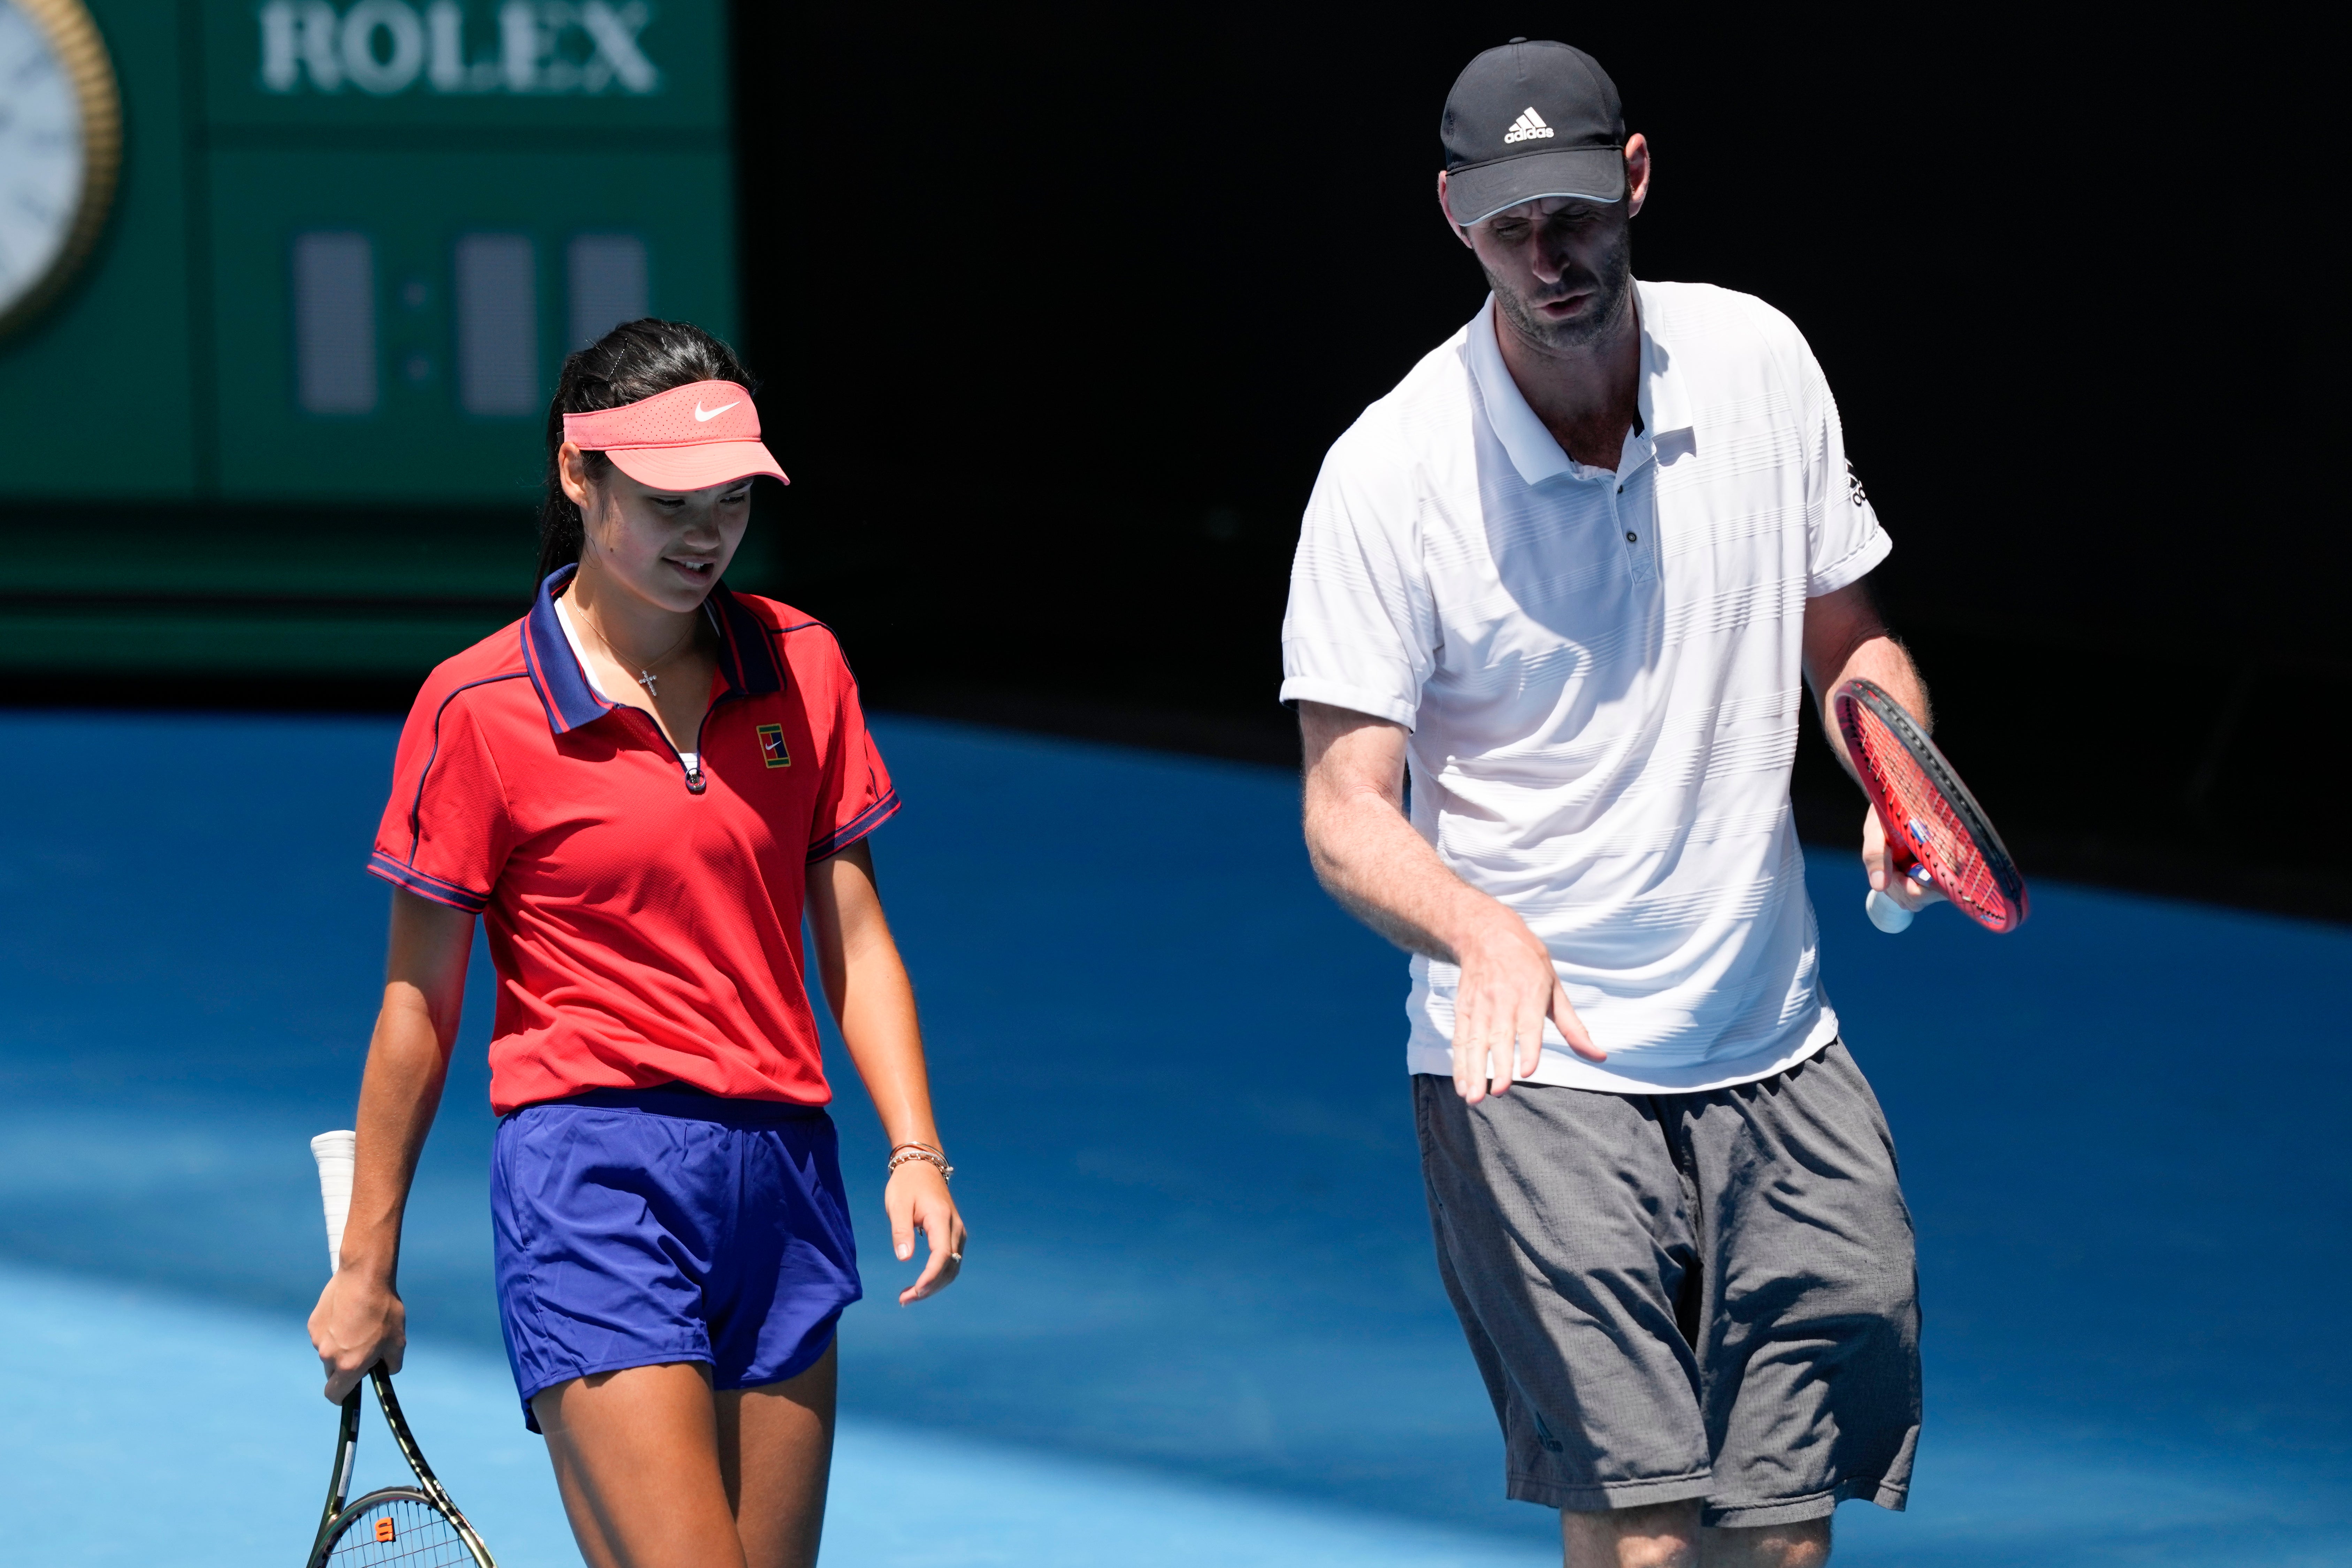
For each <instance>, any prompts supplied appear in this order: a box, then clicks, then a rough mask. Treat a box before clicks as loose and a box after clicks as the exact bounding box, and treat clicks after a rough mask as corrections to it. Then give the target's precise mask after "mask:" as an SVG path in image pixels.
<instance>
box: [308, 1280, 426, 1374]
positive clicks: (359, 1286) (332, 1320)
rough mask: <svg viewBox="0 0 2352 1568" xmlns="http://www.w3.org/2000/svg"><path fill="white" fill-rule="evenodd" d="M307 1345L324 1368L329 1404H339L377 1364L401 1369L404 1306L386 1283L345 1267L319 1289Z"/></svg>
mask: <svg viewBox="0 0 2352 1568" xmlns="http://www.w3.org/2000/svg"><path fill="white" fill-rule="evenodd" d="M310 1344H311V1348H313V1349H315V1350H316V1351H317V1352H318V1353H319V1364H320V1365H321V1366H323V1367H325V1368H326V1370H327V1402H328V1403H329V1404H331V1405H341V1403H342V1402H343V1400H344V1398H345V1396H348V1395H349V1394H350V1393H351V1391H352V1389H354V1388H356V1387H358V1386H359V1385H360V1380H361V1379H362V1378H363V1377H365V1376H366V1375H368V1368H370V1367H372V1366H373V1365H374V1364H376V1363H377V1362H379V1361H380V1362H382V1363H383V1369H384V1370H385V1371H386V1372H398V1371H399V1370H400V1363H401V1357H402V1356H403V1355H404V1354H406V1352H407V1350H408V1309H407V1308H406V1307H404V1306H403V1305H402V1304H401V1301H400V1293H399V1292H398V1291H394V1289H393V1288H392V1283H391V1281H388V1280H383V1279H379V1278H376V1277H373V1276H372V1275H371V1274H369V1273H368V1272H367V1271H366V1270H359V1269H345V1270H342V1271H341V1272H340V1273H338V1274H337V1275H336V1276H335V1277H334V1278H333V1279H331V1280H330V1281H327V1288H326V1289H325V1290H323V1291H320V1292H319V1304H318V1305H317V1306H316V1307H314V1308H312V1309H311V1311H310Z"/></svg>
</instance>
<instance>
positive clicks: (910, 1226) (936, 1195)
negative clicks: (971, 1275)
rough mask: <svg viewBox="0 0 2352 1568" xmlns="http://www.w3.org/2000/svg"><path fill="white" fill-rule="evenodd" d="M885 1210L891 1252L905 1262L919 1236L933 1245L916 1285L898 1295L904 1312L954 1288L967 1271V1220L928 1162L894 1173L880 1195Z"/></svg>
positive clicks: (914, 1163)
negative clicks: (965, 1248)
mask: <svg viewBox="0 0 2352 1568" xmlns="http://www.w3.org/2000/svg"><path fill="white" fill-rule="evenodd" d="M882 1207H883V1209H884V1211H885V1212H887V1214H888V1215H889V1216H890V1246H891V1249H892V1250H894V1251H896V1252H897V1253H898V1261H900V1262H901V1263H903V1262H905V1261H906V1260H908V1259H909V1258H912V1257H913V1256H914V1255H915V1232H916V1231H917V1230H920V1231H921V1232H922V1233H923V1239H925V1240H926V1241H928V1242H929V1243H930V1249H931V1256H930V1259H929V1261H927V1262H925V1263H924V1265H923V1272H922V1274H921V1276H920V1277H919V1278H918V1279H917V1280H916V1281H915V1282H914V1283H913V1284H911V1285H909V1286H908V1287H907V1288H906V1289H905V1290H903V1291H899V1292H898V1304H899V1305H900V1306H902V1307H904V1306H908V1305H911V1304H912V1303H914V1302H916V1301H921V1300H922V1299H923V1298H924V1297H925V1296H929V1295H932V1294H935V1293H936V1292H938V1291H941V1290H944V1289H946V1288H947V1286H948V1285H949V1284H950V1283H951V1282H953V1281H954V1279H955V1277H956V1275H957V1274H958V1273H959V1272H960V1271H961V1270H962V1268H963V1243H964V1229H963V1216H962V1215H961V1214H958V1213H957V1212H956V1206H955V1199H954V1198H952V1197H949V1196H948V1178H947V1177H946V1176H942V1175H940V1167H939V1166H935V1165H933V1164H931V1162H930V1161H929V1160H908V1162H907V1163H906V1164H905V1165H903V1166H899V1167H898V1169H897V1170H895V1171H892V1172H891V1173H890V1185H889V1186H887V1187H885V1188H883V1189H882Z"/></svg>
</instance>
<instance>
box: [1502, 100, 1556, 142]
mask: <svg viewBox="0 0 2352 1568" xmlns="http://www.w3.org/2000/svg"><path fill="white" fill-rule="evenodd" d="M1488 123H1489V124H1491V123H1493V122H1492V121H1489V122H1488ZM1551 133H1552V132H1551V127H1550V126H1549V125H1546V124H1545V123H1544V117H1543V116H1542V115H1540V114H1538V113H1537V112H1536V111H1535V110H1532V109H1530V110H1528V111H1527V112H1526V113H1525V114H1522V115H1521V116H1519V117H1518V118H1517V120H1513V121H1511V128H1510V129H1509V130H1508V131H1505V132H1503V145H1504V146H1506V147H1507V146H1509V145H1510V144H1511V143H1512V142H1514V141H1542V140H1543V139H1544V138H1545V137H1547V136H1549V135H1550V134H1551Z"/></svg>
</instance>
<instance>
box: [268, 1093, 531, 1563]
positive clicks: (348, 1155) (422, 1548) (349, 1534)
mask: <svg viewBox="0 0 2352 1568" xmlns="http://www.w3.org/2000/svg"><path fill="white" fill-rule="evenodd" d="M356 1142H357V1139H356V1138H355V1136H354V1135H353V1134H351V1133H321V1134H319V1135H318V1136H317V1137H315V1138H313V1139H311V1140H310V1154H311V1155H312V1157H314V1158H315V1159H317V1160H318V1162H319V1195H320V1197H322V1198H323V1199H324V1200H325V1201H326V1206H327V1261H328V1264H329V1267H330V1269H331V1270H333V1269H340V1268H341V1266H342V1257H343V1220H344V1218H345V1217H346V1216H347V1215H349V1214H350V1213H351V1207H352V1148H353V1145H355V1143H356ZM368 1381H369V1382H371V1383H373V1384H374V1385H375V1402H376V1405H377V1406H378V1407H379V1408H380V1409H382V1410H383V1424H384V1426H385V1427H388V1428H390V1430H391V1432H392V1440H393V1442H394V1444H395V1445H396V1446H397V1447H398V1448H399V1449H400V1457H401V1458H404V1459H406V1460H407V1461H408V1468H409V1469H411V1470H413V1471H414V1472H415V1475H416V1484H415V1486H413V1487H382V1488H379V1489H377V1490H374V1491H372V1492H369V1493H368V1494H367V1495H366V1496H364V1497H362V1498H359V1499H357V1500H354V1501H352V1502H349V1503H346V1502H345V1501H344V1500H343V1499H344V1494H345V1493H347V1492H348V1491H350V1490H351V1485H352V1461H353V1460H354V1459H355V1458H358V1456H359V1445H360V1391H359V1390H358V1389H357V1388H354V1389H352V1392H351V1396H350V1397H349V1398H347V1399H345V1400H344V1401H343V1419H342V1426H341V1430H340V1431H339V1432H338V1433H337V1435H336V1437H335V1470H334V1474H333V1475H332V1476H331V1477H330V1478H329V1479H328V1482H327V1507H326V1511H324V1512H323V1513H321V1514H320V1516H319V1534H318V1539H317V1540H316V1541H314V1542H312V1543H311V1546H310V1561H309V1563H308V1564H307V1568H362V1564H367V1565H376V1564H383V1565H385V1568H392V1565H395V1564H396V1565H397V1568H498V1564H497V1563H494V1562H492V1561H491V1559H490V1549H489V1548H488V1547H487V1546H485V1545H483V1544H482V1538H481V1537H480V1536H478V1535H477V1534H475V1533H474V1527H473V1526H472V1525H470V1524H468V1523H467V1522H466V1516H465V1515H464V1514H462V1513H460V1512H458V1511H457V1504H456V1503H455V1502H453V1501H451V1500H450V1498H449V1493H448V1492H447V1491H446V1490H445V1489H444V1488H443V1487H442V1485H441V1482H440V1480H439V1479H437V1478H436V1477H435V1475H434V1474H433V1467H432V1466H430V1465H428V1464H426V1463H425V1453H424V1450H422V1449H420V1448H417V1446H416V1438H415V1437H414V1436H413V1435H412V1434H411V1433H410V1432H409V1430H408V1421H407V1418H406V1417H405V1416H402V1415H401V1413H400V1401H399V1400H398V1399H397V1398H395V1397H394V1396H393V1392H392V1378H391V1376H390V1375H388V1374H387V1373H386V1372H385V1371H384V1369H383V1363H382V1362H378V1363H377V1364H375V1365H374V1366H373V1367H371V1368H370V1369H369V1370H368Z"/></svg>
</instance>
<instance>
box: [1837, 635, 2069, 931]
mask: <svg viewBox="0 0 2352 1568" xmlns="http://www.w3.org/2000/svg"><path fill="white" fill-rule="evenodd" d="M1830 706H1831V707H1832V710H1833V711H1834V712H1835V713H1836V715H1837V726H1838V730H1839V733H1841V734H1842V735H1843V736H1844V737H1845V745H1846V750H1847V752H1848V753H1849V754H1850V755H1851V756H1852V757H1853V767H1854V771H1855V772H1856V773H1857V774H1858V775H1860V776H1861V779H1862V787H1863V789H1864V791H1865V792H1866V793H1867V794H1868V795H1869V796H1870V803H1871V805H1872V807H1873V808H1874V809H1875V810H1877V812H1878V821H1879V825H1880V826H1882V827H1884V828H1885V830H1886V849H1887V852H1888V855H1889V857H1890V858H1891V859H1892V861H1893V862H1894V865H1895V870H1896V871H1897V872H1899V873H1902V874H1903V875H1906V876H1908V877H1910V878H1911V879H1912V880H1913V881H1915V882H1916V883H1920V884H1921V885H1922V886H1932V887H1934V888H1936V889H1937V891H1939V892H1940V893H1942V894H1943V895H1944V896H1945V897H1946V898H1948V899H1949V900H1951V902H1952V906H1953V907H1954V908H1956V909H1958V911H1959V912H1960V913H1961V914H1963V915H1967V916H1968V917H1969V919H1971V920H1973V921H1975V922H1976V923H1977V924H1978V925H1981V926H1983V927H1984V928H1985V929H1986V930H1988V931H2014V930H2016V929H2017V927H2018V925H2020V924H2021V922H2023V920H2024V919H2025V878H2024V877H2023V876H2022V875H2021V874H2020V873H2019V872H2018V869H2017V862H2015V861H2013V860H2011V859H2010V856H2009V851H2008V850H2007V849H2006V848H2004V847H2003V846H2002V844H2001V841H2000V834H1999V833H1996V832H1994V831H1992V821H1991V819H1990V818H1988V817H1987V816H1986V815H1985V814H1984V808H1983V807H1981V806H1979V805H1978V804H1977V798H1976V797H1975V796H1974V795H1971V794H1969V787H1968V786H1967V785H1965V784H1963V783H1961V782H1960V776H1959V775H1958V773H1955V772H1954V771H1952V765H1951V764H1950V763H1949V762H1948V761H1946V760H1945V759H1944V754H1943V753H1942V752H1940V751H1938V750H1937V749H1936V743H1935V742H1934V741H1932V740H1929V739H1928V738H1927V732H1926V731H1924V730H1922V729H1921V728H1920V727H1919V726H1918V723H1917V722H1916V720H1914V719H1913V718H1912V716H1910V715H1909V714H1908V713H1906V712H1905V711H1904V708H1903V705H1902V704H1901V703H1898V702H1896V701H1895V699H1894V698H1893V697H1891V696H1888V695H1886V693H1885V690H1884V689H1883V688H1881V687H1880V686H1879V685H1876V684H1875V683H1874V682H1871V681H1866V680H1864V679H1863V678H1862V677H1860V676H1859V675H1857V676H1855V677H1854V678H1853V679H1852V680H1849V681H1845V682H1843V683H1842V684H1841V685H1839V686H1838V689H1837V691H1836V692H1835V693H1834V694H1832V696H1831V698H1830ZM1864 908H1865V909H1866V910H1867V911H1868V912H1869V915H1870V923H1871V924H1872V925H1875V926H1877V927H1878V928H1879V929H1880V930H1881V931H1886V932H1895V931H1900V930H1902V929H1903V928H1904V927H1905V926H1906V925H1910V924H1911V911H1909V910H1907V909H1906V908H1904V907H1903V905H1902V904H1898V903H1896V902H1895V900H1894V899H1892V898H1889V897H1888V896H1887V895H1886V894H1884V893H1882V892H1880V891H1878V890H1877V889H1876V888H1873V889H1872V890H1871V892H1870V896H1869V898H1868V899H1867V900H1866V901H1865V903H1864Z"/></svg>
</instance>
